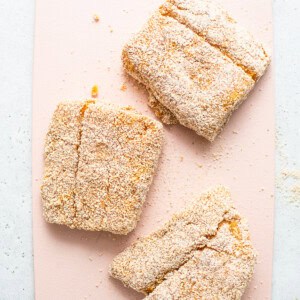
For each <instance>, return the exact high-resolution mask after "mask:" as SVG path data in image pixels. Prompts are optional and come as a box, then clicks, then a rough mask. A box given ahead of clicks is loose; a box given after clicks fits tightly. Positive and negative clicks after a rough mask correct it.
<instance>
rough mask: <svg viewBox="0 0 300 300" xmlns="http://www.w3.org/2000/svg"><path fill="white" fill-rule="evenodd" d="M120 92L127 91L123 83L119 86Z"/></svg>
mask: <svg viewBox="0 0 300 300" xmlns="http://www.w3.org/2000/svg"><path fill="white" fill-rule="evenodd" d="M120 90H121V91H122V92H125V91H126V90H127V86H126V84H125V83H123V84H122V85H121V87H120Z"/></svg>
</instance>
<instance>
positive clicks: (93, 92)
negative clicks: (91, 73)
mask: <svg viewBox="0 0 300 300" xmlns="http://www.w3.org/2000/svg"><path fill="white" fill-rule="evenodd" d="M91 96H92V98H98V86H97V85H94V86H93V87H92V90H91Z"/></svg>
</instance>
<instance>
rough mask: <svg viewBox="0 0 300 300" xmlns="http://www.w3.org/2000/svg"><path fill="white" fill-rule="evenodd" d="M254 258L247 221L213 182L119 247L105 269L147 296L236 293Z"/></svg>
mask: <svg viewBox="0 0 300 300" xmlns="http://www.w3.org/2000/svg"><path fill="white" fill-rule="evenodd" d="M255 260H256V252H255V250H254V248H253V246H252V244H251V241H250V238H249V233H248V225H247V223H246V221H245V220H244V219H243V218H242V217H241V216H240V215H239V213H238V212H237V211H236V209H235V208H234V207H233V204H232V200H231V198H230V193H229V191H228V190H227V189H226V188H224V187H217V188H215V189H213V190H211V191H208V192H206V193H204V194H202V195H201V197H200V199H199V200H198V201H197V202H196V203H194V204H193V205H191V206H189V207H188V208H187V209H186V210H184V211H183V212H181V213H177V214H175V215H174V216H173V217H172V218H171V220H170V221H169V222H167V223H166V224H165V225H164V226H163V227H162V228H161V229H160V230H158V231H156V232H154V233H152V234H150V235H149V236H147V237H144V238H141V239H139V240H138V241H136V242H135V243H134V244H133V245H132V246H130V247H129V248H127V249H126V250H125V251H124V252H122V253H120V254H119V255H118V256H117V257H116V258H115V259H114V260H113V262H112V265H111V268H110V274H111V275H112V276H113V277H115V278H117V279H119V280H121V281H122V282H123V283H124V285H125V286H129V287H131V288H133V289H135V290H137V291H139V292H143V293H145V294H149V295H148V296H147V297H146V298H145V299H147V300H150V299H151V300H152V299H153V300H154V299H155V300H168V299H170V300H177V299H178V300H182V299H240V298H241V296H242V295H243V293H244V290H245V288H246V286H247V284H248V282H249V281H250V279H251V277H252V274H253V270H254V264H255Z"/></svg>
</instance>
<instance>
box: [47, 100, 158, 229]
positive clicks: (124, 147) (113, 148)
mask: <svg viewBox="0 0 300 300" xmlns="http://www.w3.org/2000/svg"><path fill="white" fill-rule="evenodd" d="M162 143H163V129H162V125H161V124H160V123H159V122H157V121H155V120H152V119H150V118H148V117H146V116H142V115H141V114H139V113H137V112H136V111H135V110H133V109H132V108H130V107H125V108H119V107H115V106H112V105H104V104H102V105H98V104H94V103H93V102H92V101H87V102H70V103H68V102H66V103H61V104H59V105H58V107H57V109H56V111H55V112H54V115H53V118H52V122H51V124H50V128H49V131H48V134H47V138H46V146H45V173H44V180H43V185H42V188H41V190H42V199H43V211H44V216H45V219H46V220H47V221H48V222H50V223H57V224H64V225H67V226H69V227H71V228H78V229H85V230H94V231H100V230H105V231H110V232H113V233H117V234H127V233H128V232H130V231H132V230H133V229H134V228H135V226H136V224H137V221H138V219H139V216H140V213H141V209H142V205H143V203H144V201H145V198H146V195H147V192H148V190H149V187H150V185H151V182H152V178H153V175H154V171H155V168H156V166H157V163H158V159H159V155H160V152H161V148H162Z"/></svg>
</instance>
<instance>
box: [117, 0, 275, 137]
mask: <svg viewBox="0 0 300 300" xmlns="http://www.w3.org/2000/svg"><path fill="white" fill-rule="evenodd" d="M122 59H123V64H124V68H125V70H126V71H127V72H128V73H129V74H130V75H132V76H133V77H134V78H136V79H137V80H138V81H139V82H141V83H143V84H144V85H145V86H146V88H147V90H148V91H149V94H150V97H149V105H150V107H152V108H153V110H154V112H155V113H156V115H157V116H158V117H160V118H161V120H162V121H163V122H165V123H167V124H174V123H180V124H182V125H184V126H186V127H188V128H190V129H192V130H194V131H196V133H197V134H199V135H201V136H203V137H205V138H206V139H208V140H210V141H213V140H214V139H215V138H216V136H217V135H218V134H219V133H220V132H221V130H222V129H223V127H224V126H225V124H226V123H227V121H228V119H229V117H230V116H231V114H232V113H233V111H234V110H235V109H237V107H238V106H239V105H240V104H241V102H242V101H243V100H244V99H246V97H247V95H248V94H249V92H250V91H251V89H252V88H253V87H254V85H255V83H256V82H257V81H258V80H259V78H260V77H261V76H262V75H263V74H264V72H265V70H266V68H267V66H268V65H269V63H270V58H269V56H268V54H267V53H266V51H265V50H264V48H263V46H262V45H261V44H260V43H259V42H257V41H255V39H254V38H253V37H252V35H251V34H250V33H249V32H248V31H247V30H245V29H244V28H243V27H241V26H239V25H238V24H237V23H236V21H235V20H234V19H233V18H232V17H230V16H229V14H228V13H227V12H226V11H224V10H223V9H222V8H221V7H219V6H218V5H216V4H215V3H213V2H210V1H205V0H167V1H166V2H165V3H164V4H163V5H162V6H161V7H160V8H159V9H158V10H157V11H156V12H155V13H154V14H153V16H152V17H151V18H150V20H149V21H148V23H147V24H146V26H144V28H143V29H142V30H141V31H140V32H139V33H138V34H136V35H135V36H134V37H133V38H132V39H131V40H130V41H129V42H128V43H127V44H126V45H125V47H124V49H123V54H122Z"/></svg>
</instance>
